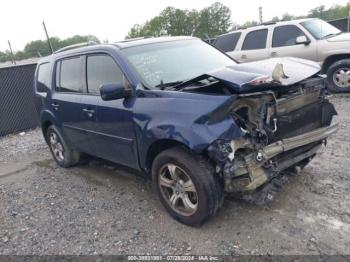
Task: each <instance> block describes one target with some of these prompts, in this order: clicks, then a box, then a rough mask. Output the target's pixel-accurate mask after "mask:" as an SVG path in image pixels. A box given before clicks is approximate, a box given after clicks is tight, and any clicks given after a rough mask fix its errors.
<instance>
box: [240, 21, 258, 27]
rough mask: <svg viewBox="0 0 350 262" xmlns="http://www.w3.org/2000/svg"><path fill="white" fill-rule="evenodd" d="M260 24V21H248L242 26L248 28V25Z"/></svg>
mask: <svg viewBox="0 0 350 262" xmlns="http://www.w3.org/2000/svg"><path fill="white" fill-rule="evenodd" d="M258 24H259V23H258V22H257V21H247V22H245V23H244V24H243V25H241V28H248V27H252V26H256V25H258Z"/></svg>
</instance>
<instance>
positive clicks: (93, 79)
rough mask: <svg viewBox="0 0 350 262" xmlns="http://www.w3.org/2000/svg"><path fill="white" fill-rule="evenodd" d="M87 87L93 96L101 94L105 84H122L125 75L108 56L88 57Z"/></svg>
mask: <svg viewBox="0 0 350 262" xmlns="http://www.w3.org/2000/svg"><path fill="white" fill-rule="evenodd" d="M86 71H87V87H88V92H89V93H91V94H99V93H100V87H101V85H103V84H110V83H118V82H119V83H122V81H123V73H122V72H121V71H120V69H119V67H118V66H117V64H116V63H115V62H114V60H113V59H112V58H111V57H110V56H108V55H92V56H88V57H87V70H86Z"/></svg>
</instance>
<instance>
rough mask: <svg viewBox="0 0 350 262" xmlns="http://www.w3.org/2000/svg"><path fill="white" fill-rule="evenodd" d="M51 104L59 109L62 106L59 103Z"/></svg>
mask: <svg viewBox="0 0 350 262" xmlns="http://www.w3.org/2000/svg"><path fill="white" fill-rule="evenodd" d="M51 105H52V107H53V108H54V109H55V110H58V109H59V108H60V105H59V104H57V103H52V104H51Z"/></svg>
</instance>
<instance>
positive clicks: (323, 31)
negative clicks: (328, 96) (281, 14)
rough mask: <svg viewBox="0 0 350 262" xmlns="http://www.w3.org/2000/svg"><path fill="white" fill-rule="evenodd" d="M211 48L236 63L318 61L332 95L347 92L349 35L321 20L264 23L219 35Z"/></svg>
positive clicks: (349, 70) (349, 73)
mask: <svg viewBox="0 0 350 262" xmlns="http://www.w3.org/2000/svg"><path fill="white" fill-rule="evenodd" d="M213 45H214V46H215V47H217V48H218V49H220V50H222V51H224V52H226V53H227V54H228V55H229V56H231V57H232V58H234V59H235V60H237V61H238V62H241V63H244V62H250V61H256V60H262V59H267V58H270V57H284V56H293V57H299V58H304V59H309V60H313V61H316V62H318V63H319V64H320V65H321V66H322V70H321V73H324V74H325V73H326V74H327V82H328V88H329V89H330V90H331V91H333V92H350V33H343V32H341V31H340V30H338V29H337V28H335V27H334V26H332V25H330V24H328V23H327V22H325V21H323V20H320V19H314V18H310V19H300V20H294V21H286V22H277V23H268V24H263V25H259V26H255V27H251V28H247V29H242V30H238V31H234V32H230V33H227V34H224V35H221V36H218V37H217V38H216V39H215V41H214V43H213Z"/></svg>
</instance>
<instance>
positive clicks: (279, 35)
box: [270, 25, 317, 61]
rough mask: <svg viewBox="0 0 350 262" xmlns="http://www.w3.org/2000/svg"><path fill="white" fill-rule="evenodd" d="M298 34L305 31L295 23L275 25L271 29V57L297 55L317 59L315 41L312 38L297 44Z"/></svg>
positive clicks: (301, 34)
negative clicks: (308, 41)
mask: <svg viewBox="0 0 350 262" xmlns="http://www.w3.org/2000/svg"><path fill="white" fill-rule="evenodd" d="M298 36H305V37H306V38H308V37H307V36H306V35H305V33H304V32H303V31H302V30H301V29H300V28H299V27H297V26H296V25H282V26H276V27H275V28H274V30H273V35H272V43H271V51H270V56H271V57H286V56H289V57H299V58H304V59H309V60H313V61H317V43H316V42H315V41H314V40H313V39H312V40H311V41H310V43H308V44H297V43H296V39H297V37H298Z"/></svg>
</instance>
